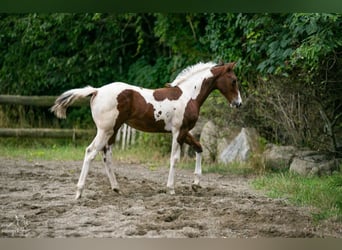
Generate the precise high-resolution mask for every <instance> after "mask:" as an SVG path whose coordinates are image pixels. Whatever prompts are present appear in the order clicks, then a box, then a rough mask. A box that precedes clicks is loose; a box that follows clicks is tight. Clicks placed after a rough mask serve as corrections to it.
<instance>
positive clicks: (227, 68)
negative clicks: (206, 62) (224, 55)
mask: <svg viewBox="0 0 342 250" xmlns="http://www.w3.org/2000/svg"><path fill="white" fill-rule="evenodd" d="M235 64H236V63H235V62H230V63H226V64H222V65H216V66H214V67H212V68H211V69H210V70H211V73H213V75H214V76H218V75H221V74H224V73H226V72H228V73H229V72H231V71H233V69H234V67H235Z"/></svg>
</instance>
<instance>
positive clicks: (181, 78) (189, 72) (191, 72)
mask: <svg viewBox="0 0 342 250" xmlns="http://www.w3.org/2000/svg"><path fill="white" fill-rule="evenodd" d="M215 65H216V63H213V62H208V63H202V62H200V63H197V64H195V65H192V66H189V67H187V68H185V69H183V70H182V71H181V72H180V73H179V74H178V76H177V77H176V79H175V80H174V81H173V82H172V83H171V84H170V86H171V87H176V86H179V85H180V84H182V83H183V82H185V81H186V80H188V79H190V78H191V77H193V76H195V75H196V78H197V77H200V76H198V74H201V76H202V75H203V76H202V77H201V78H203V79H204V78H206V77H209V76H211V75H212V73H211V72H210V69H211V68H212V67H214V66H215Z"/></svg>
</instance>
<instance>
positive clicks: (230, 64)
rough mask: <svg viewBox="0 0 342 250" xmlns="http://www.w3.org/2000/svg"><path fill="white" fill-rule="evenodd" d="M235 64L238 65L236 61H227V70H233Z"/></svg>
mask: <svg viewBox="0 0 342 250" xmlns="http://www.w3.org/2000/svg"><path fill="white" fill-rule="evenodd" d="M235 65H236V62H230V63H227V64H226V72H231V71H233V69H234V67H235Z"/></svg>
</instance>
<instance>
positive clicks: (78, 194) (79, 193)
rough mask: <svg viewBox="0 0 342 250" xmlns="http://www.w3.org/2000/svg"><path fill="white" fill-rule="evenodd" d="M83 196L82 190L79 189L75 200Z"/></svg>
mask: <svg viewBox="0 0 342 250" xmlns="http://www.w3.org/2000/svg"><path fill="white" fill-rule="evenodd" d="M81 196H82V192H81V191H80V190H77V191H76V196H75V200H78V199H79V198H81Z"/></svg>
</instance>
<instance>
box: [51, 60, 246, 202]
mask: <svg viewBox="0 0 342 250" xmlns="http://www.w3.org/2000/svg"><path fill="white" fill-rule="evenodd" d="M234 65H235V63H226V64H223V63H222V64H220V65H216V64H215V63H212V62H209V63H198V64H196V65H194V66H190V67H188V68H186V69H185V70H183V71H182V72H181V73H180V74H179V75H178V76H177V77H176V79H175V80H174V81H173V82H172V83H170V84H169V86H168V87H166V88H160V89H155V90H152V89H145V88H141V87H136V86H132V85H128V84H126V83H122V82H115V83H111V84H107V85H104V86H102V87H100V88H93V87H90V86H89V87H85V88H80V89H72V90H69V91H66V92H65V93H63V94H62V95H61V96H60V97H58V98H57V100H56V101H55V105H54V106H53V107H52V108H51V111H52V112H54V113H55V114H56V116H57V117H59V118H65V117H66V109H67V107H68V106H69V105H71V104H72V103H73V102H74V101H75V100H77V99H79V98H82V97H86V96H89V95H91V96H92V97H91V100H90V107H91V112H92V117H93V120H94V122H95V124H96V127H97V134H96V137H95V138H94V140H93V141H92V143H91V144H90V145H89V146H88V147H87V149H86V152H85V157H84V162H83V166H82V171H81V175H80V177H79V181H78V184H77V192H76V199H78V198H80V197H81V195H82V191H83V188H84V185H85V180H86V177H87V174H88V170H89V164H90V162H91V161H92V160H93V159H94V158H95V156H96V155H97V153H98V152H102V154H103V162H104V165H105V169H106V173H107V175H108V177H109V181H110V184H111V187H112V189H113V190H115V191H117V192H118V191H119V185H118V183H117V181H116V178H115V174H114V173H113V172H112V165H113V164H112V155H111V145H112V144H113V143H114V141H115V136H116V134H117V132H118V130H119V128H120V126H121V125H122V124H123V123H126V124H128V125H129V126H131V127H133V128H136V129H138V130H142V131H145V132H169V133H172V149H171V157H170V172H169V177H168V181H167V187H168V188H169V190H170V193H171V194H174V169H175V165H176V163H177V161H178V160H179V158H180V148H181V145H182V144H183V143H184V142H185V143H187V144H189V145H190V146H192V147H193V148H194V150H195V151H196V167H195V179H194V183H193V185H194V186H199V184H200V176H201V173H202V170H201V152H202V146H201V145H200V144H199V142H198V141H196V140H195V138H194V137H193V136H192V135H191V134H190V133H189V131H190V130H191V129H192V128H193V127H194V126H195V123H196V122H197V119H198V116H199V110H200V107H201V105H202V104H203V102H204V101H205V100H206V98H207V97H208V95H209V94H210V93H211V92H212V91H213V90H215V89H218V90H219V91H220V92H221V93H222V94H223V95H224V96H225V97H226V99H227V100H228V102H229V103H230V104H231V105H232V106H236V107H239V106H240V105H241V102H242V101H241V97H240V93H239V89H238V84H237V78H236V76H235V74H234V71H233V68H234ZM194 186H193V187H194Z"/></svg>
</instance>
